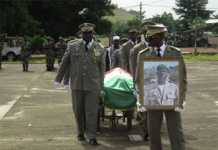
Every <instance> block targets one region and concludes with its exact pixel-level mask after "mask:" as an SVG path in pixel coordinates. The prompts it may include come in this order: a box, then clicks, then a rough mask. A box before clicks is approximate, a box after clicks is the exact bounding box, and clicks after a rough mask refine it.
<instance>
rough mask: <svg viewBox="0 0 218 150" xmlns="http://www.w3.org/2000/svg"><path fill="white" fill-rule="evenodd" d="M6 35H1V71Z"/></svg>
mask: <svg viewBox="0 0 218 150" xmlns="http://www.w3.org/2000/svg"><path fill="white" fill-rule="evenodd" d="M4 41H5V35H4V34H0V69H2V50H3V48H4Z"/></svg>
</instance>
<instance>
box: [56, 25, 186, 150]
mask: <svg viewBox="0 0 218 150" xmlns="http://www.w3.org/2000/svg"><path fill="white" fill-rule="evenodd" d="M79 28H80V33H81V37H82V38H81V39H77V40H74V41H71V42H70V43H68V46H67V50H66V53H65V54H64V57H63V59H62V61H61V65H60V68H59V70H58V73H57V76H56V78H55V82H54V84H55V86H60V84H61V82H62V80H64V76H65V75H66V73H68V74H69V75H68V78H70V80H68V81H69V82H70V83H69V84H70V87H71V95H72V103H73V111H74V115H75V118H76V123H77V127H78V130H77V133H78V135H77V136H78V140H79V141H86V138H85V135H86V137H87V138H88V142H89V144H91V145H98V142H97V139H96V128H97V111H96V110H98V104H97V102H98V99H99V96H102V95H104V91H103V80H104V79H103V77H104V73H105V71H108V70H111V69H113V68H116V67H120V68H122V69H124V70H126V71H127V72H129V73H130V74H131V75H132V76H133V81H134V89H135V90H134V91H135V94H136V95H138V94H139V92H140V90H139V88H140V86H139V85H140V80H139V74H140V72H141V70H140V67H139V62H140V60H143V59H144V58H145V57H149V56H151V57H156V58H157V59H160V60H161V59H162V57H168V56H174V57H178V58H180V59H181V70H182V71H181V78H182V83H181V89H180V98H181V99H183V100H184V99H185V93H186V85H187V84H186V81H187V80H186V69H185V64H184V62H183V58H182V55H181V52H180V50H179V49H178V48H175V47H173V46H169V45H168V44H167V38H166V37H167V28H166V27H165V26H164V25H162V24H156V23H152V22H145V23H144V24H143V25H142V27H141V31H137V30H136V29H130V30H129V32H128V39H121V38H120V37H119V36H118V35H114V36H113V37H112V42H111V45H110V46H109V47H108V48H104V47H103V46H102V45H101V44H100V43H99V42H98V41H97V40H96V39H95V38H94V35H93V34H94V33H95V32H94V28H95V25H93V24H91V23H84V24H82V25H80V26H79ZM123 41H125V42H124V43H122V42H123ZM121 43H122V44H121ZM159 68H160V69H159V70H160V71H161V74H162V72H163V70H164V71H165V72H166V70H167V69H164V68H163V67H162V68H161V66H160V67H159ZM160 83H161V84H163V85H162V87H164V84H166V83H164V82H160ZM64 84H68V83H67V82H64ZM181 106H183V105H182V104H181ZM179 110H181V108H177V109H175V110H168V111H164V110H146V109H145V108H144V107H142V106H141V105H140V104H138V112H140V117H141V118H142V119H141V120H143V129H144V139H145V140H148V137H150V148H151V150H162V145H161V134H160V131H161V124H162V120H163V116H165V118H166V122H167V126H168V132H169V137H170V141H171V147H172V149H173V150H184V149H185V144H184V143H185V142H184V135H183V132H182V126H181V124H182V123H181V116H180V112H179Z"/></svg>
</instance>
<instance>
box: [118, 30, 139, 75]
mask: <svg viewBox="0 0 218 150" xmlns="http://www.w3.org/2000/svg"><path fill="white" fill-rule="evenodd" d="M137 37H138V31H137V30H136V29H130V30H129V40H128V41H127V42H126V43H124V44H123V45H122V46H121V48H120V51H121V54H122V62H123V64H122V68H123V69H124V70H126V71H127V72H130V65H129V54H130V50H131V49H132V48H133V47H134V46H135V45H136V44H137Z"/></svg>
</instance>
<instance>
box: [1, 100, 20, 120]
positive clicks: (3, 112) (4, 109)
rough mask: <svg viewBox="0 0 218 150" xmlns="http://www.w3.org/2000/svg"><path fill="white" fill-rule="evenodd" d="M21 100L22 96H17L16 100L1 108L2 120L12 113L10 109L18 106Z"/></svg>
mask: <svg viewBox="0 0 218 150" xmlns="http://www.w3.org/2000/svg"><path fill="white" fill-rule="evenodd" d="M20 98H21V96H16V97H15V98H14V100H12V101H10V102H8V103H7V104H5V105H1V106H0V120H2V118H4V116H5V115H6V114H7V113H8V112H9V111H10V109H11V108H12V107H13V106H14V104H16V102H17V101H18V100H19V99H20Z"/></svg>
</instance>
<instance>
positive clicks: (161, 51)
mask: <svg viewBox="0 0 218 150" xmlns="http://www.w3.org/2000/svg"><path fill="white" fill-rule="evenodd" d="M166 33H167V29H166V27H165V26H164V25H162V24H155V25H148V26H147V33H146V34H147V36H148V43H149V47H148V48H145V49H144V50H142V51H140V52H139V54H138V60H137V61H138V63H139V62H140V61H142V60H144V59H145V58H146V57H150V56H152V57H156V58H157V59H158V58H159V59H160V60H161V59H162V57H168V56H171V57H172V56H173V57H177V58H178V59H180V61H181V65H180V67H181V74H180V78H181V80H182V82H181V84H180V87H181V89H180V91H179V92H180V93H179V95H180V99H181V102H184V100H185V93H186V87H187V78H186V67H185V63H184V61H183V57H182V54H181V51H180V50H179V49H178V48H176V47H173V46H169V45H167V44H166V42H165V39H166ZM141 71H142V70H139V67H138V68H137V71H136V82H137V84H139V74H140V72H141ZM140 91H141V90H140ZM184 104H185V103H182V104H181V107H183V105H184ZM181 109H182V108H175V110H168V111H164V110H147V113H148V130H149V136H150V149H151V150H162V145H161V135H160V134H161V133H160V131H161V125H162V122H163V115H164V116H165V118H166V122H167V129H168V134H169V139H170V143H171V149H172V150H185V140H184V135H183V131H182V121H181V114H180V112H179V110H181Z"/></svg>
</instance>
